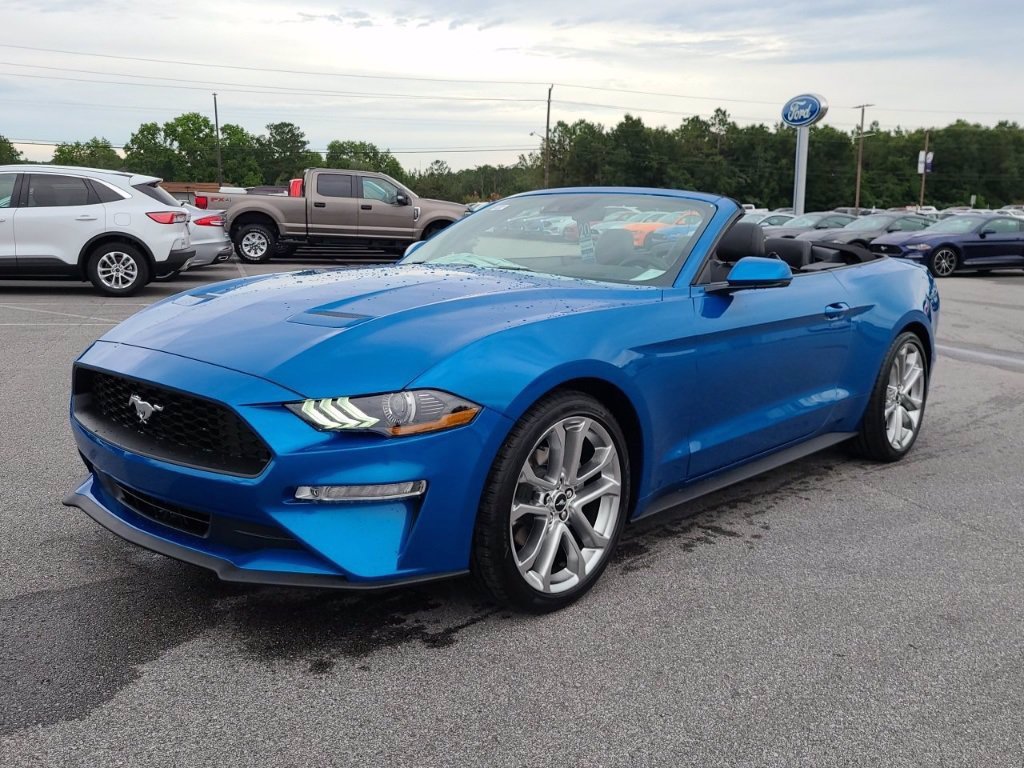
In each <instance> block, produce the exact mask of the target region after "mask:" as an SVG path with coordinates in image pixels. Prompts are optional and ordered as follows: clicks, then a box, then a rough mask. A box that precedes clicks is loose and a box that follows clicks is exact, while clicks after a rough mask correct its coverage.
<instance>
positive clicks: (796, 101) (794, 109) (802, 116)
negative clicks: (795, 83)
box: [782, 93, 828, 128]
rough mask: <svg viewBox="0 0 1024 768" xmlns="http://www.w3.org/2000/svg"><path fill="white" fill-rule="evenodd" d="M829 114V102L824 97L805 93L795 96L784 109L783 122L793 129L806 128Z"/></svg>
mask: <svg viewBox="0 0 1024 768" xmlns="http://www.w3.org/2000/svg"><path fill="white" fill-rule="evenodd" d="M827 112H828V102H827V101H825V99H824V97H823V96H818V95H817V94H814V93H805V94H803V95H802V96H794V97H793V98H792V99H790V100H789V101H787V102H786V105H785V106H784V107H783V108H782V122H784V123H785V124H786V125H789V126H792V127H793V128H806V127H807V126H809V125H814V124H815V123H816V122H818V121H819V120H821V118H823V117H824V116H825V114H826V113H827Z"/></svg>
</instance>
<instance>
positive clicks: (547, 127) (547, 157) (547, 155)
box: [544, 84, 555, 189]
mask: <svg viewBox="0 0 1024 768" xmlns="http://www.w3.org/2000/svg"><path fill="white" fill-rule="evenodd" d="M553 90H555V86H554V84H552V85H551V87H549V88H548V119H547V121H546V122H545V123H544V188H545V189H547V187H548V181H549V179H550V168H551V149H550V140H551V92H552V91H553Z"/></svg>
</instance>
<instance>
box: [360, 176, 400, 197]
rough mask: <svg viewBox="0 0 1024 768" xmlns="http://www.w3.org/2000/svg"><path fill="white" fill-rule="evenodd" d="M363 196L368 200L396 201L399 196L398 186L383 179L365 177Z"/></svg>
mask: <svg viewBox="0 0 1024 768" xmlns="http://www.w3.org/2000/svg"><path fill="white" fill-rule="evenodd" d="M363 197H364V198H366V199H368V200H380V201H381V202H384V203H394V202H395V200H396V199H397V198H398V187H396V186H395V185H394V184H392V183H390V182H387V181H384V180H383V179H366V178H364V179H363Z"/></svg>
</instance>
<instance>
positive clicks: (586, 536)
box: [567, 509, 608, 549]
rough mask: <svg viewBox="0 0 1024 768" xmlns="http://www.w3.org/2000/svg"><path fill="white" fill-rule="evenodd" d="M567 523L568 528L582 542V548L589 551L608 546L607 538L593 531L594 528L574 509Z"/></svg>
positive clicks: (584, 516)
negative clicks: (586, 548)
mask: <svg viewBox="0 0 1024 768" xmlns="http://www.w3.org/2000/svg"><path fill="white" fill-rule="evenodd" d="M567 522H568V524H569V528H571V529H572V530H573V531H574V532H575V533H576V535H578V536H579V537H580V539H582V540H583V546H585V547H588V548H590V549H603V548H604V547H607V546H608V537H607V536H604V535H602V534H600V533H598V532H597V531H595V530H594V526H592V525H591V524H590V521H589V520H587V517H586V515H584V514H583V513H582V512H581V511H580V510H578V509H574V510H573V511H572V514H571V515H569V520H568V521H567Z"/></svg>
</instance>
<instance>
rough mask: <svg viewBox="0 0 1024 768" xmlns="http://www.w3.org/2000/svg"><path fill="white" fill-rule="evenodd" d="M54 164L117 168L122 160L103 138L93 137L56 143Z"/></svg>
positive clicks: (122, 165) (121, 163) (121, 165)
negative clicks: (83, 140)
mask: <svg viewBox="0 0 1024 768" xmlns="http://www.w3.org/2000/svg"><path fill="white" fill-rule="evenodd" d="M50 162H52V163H53V164H54V165H76V166H81V167H84V168H106V169H108V170H119V169H120V168H123V167H124V160H123V159H121V156H120V155H118V154H117V152H115V151H114V148H113V147H112V146H111V145H110V142H109V141H108V140H107V139H105V138H99V137H94V138H91V139H89V140H88V141H85V142H81V141H74V142H71V143H62V144H58V145H57V149H56V150H55V151H54V153H53V160H51V161H50Z"/></svg>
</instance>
